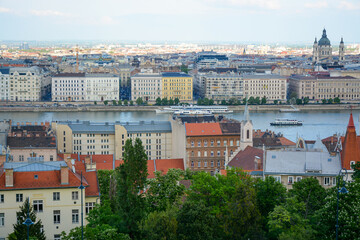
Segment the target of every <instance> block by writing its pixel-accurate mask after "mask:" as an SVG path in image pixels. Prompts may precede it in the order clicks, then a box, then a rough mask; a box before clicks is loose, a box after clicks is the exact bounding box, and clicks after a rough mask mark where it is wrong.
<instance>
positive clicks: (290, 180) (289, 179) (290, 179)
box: [288, 176, 294, 184]
mask: <svg viewBox="0 0 360 240" xmlns="http://www.w3.org/2000/svg"><path fill="white" fill-rule="evenodd" d="M293 183H294V177H292V176H291V177H288V184H293Z"/></svg>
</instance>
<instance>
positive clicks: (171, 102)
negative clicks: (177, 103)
mask: <svg viewBox="0 0 360 240" xmlns="http://www.w3.org/2000/svg"><path fill="white" fill-rule="evenodd" d="M169 105H170V106H172V105H174V100H173V99H172V98H170V100H169Z"/></svg>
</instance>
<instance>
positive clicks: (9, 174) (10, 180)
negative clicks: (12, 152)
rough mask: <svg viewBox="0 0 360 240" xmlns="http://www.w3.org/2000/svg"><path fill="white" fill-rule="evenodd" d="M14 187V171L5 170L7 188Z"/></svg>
mask: <svg viewBox="0 0 360 240" xmlns="http://www.w3.org/2000/svg"><path fill="white" fill-rule="evenodd" d="M13 186H14V170H13V169H12V168H10V169H5V187H13Z"/></svg>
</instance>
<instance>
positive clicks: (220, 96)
mask: <svg viewBox="0 0 360 240" xmlns="http://www.w3.org/2000/svg"><path fill="white" fill-rule="evenodd" d="M199 78H201V81H200V82H201V83H203V84H204V86H203V87H204V92H205V97H206V98H208V99H213V100H217V101H221V100H229V99H230V98H236V99H242V98H243V80H242V78H241V76H240V75H238V74H236V73H233V74H215V73H214V74H206V75H202V76H199Z"/></svg>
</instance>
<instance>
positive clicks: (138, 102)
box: [136, 97, 144, 105]
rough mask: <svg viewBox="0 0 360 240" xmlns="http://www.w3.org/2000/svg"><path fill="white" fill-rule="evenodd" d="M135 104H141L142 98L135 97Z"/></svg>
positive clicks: (142, 102)
mask: <svg viewBox="0 0 360 240" xmlns="http://www.w3.org/2000/svg"><path fill="white" fill-rule="evenodd" d="M136 104H137V105H143V104H144V101H143V100H142V98H141V97H138V98H137V99H136Z"/></svg>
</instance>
